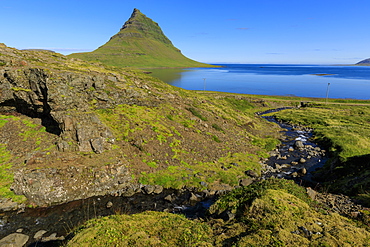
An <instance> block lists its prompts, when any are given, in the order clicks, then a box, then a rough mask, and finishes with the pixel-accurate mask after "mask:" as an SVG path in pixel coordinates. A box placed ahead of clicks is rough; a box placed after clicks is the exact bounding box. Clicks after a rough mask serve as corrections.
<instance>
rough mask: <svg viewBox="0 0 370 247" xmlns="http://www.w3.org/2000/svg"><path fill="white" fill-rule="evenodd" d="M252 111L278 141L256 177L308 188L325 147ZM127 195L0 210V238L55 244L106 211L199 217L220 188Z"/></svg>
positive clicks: (142, 188) (141, 190)
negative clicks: (278, 132)
mask: <svg viewBox="0 0 370 247" xmlns="http://www.w3.org/2000/svg"><path fill="white" fill-rule="evenodd" d="M284 109H286V108H280V109H275V110H270V111H266V112H262V113H259V114H258V115H259V116H261V117H263V118H265V119H266V120H268V121H270V122H274V123H276V124H278V125H279V126H280V127H281V128H282V134H283V137H284V138H283V139H282V140H281V145H280V146H279V147H278V148H276V149H275V150H273V151H271V152H270V158H268V159H266V160H264V162H263V163H262V166H263V169H264V172H263V174H262V179H266V178H269V177H278V178H287V179H294V180H296V181H297V182H298V183H300V184H302V185H306V186H312V184H313V181H311V175H310V174H311V172H312V171H314V170H315V169H317V168H319V167H321V166H322V165H323V164H324V163H325V160H326V157H325V151H324V150H322V149H321V148H320V147H318V146H317V145H316V144H315V143H313V142H312V141H311V140H312V137H313V134H312V130H310V129H307V128H302V127H297V126H291V125H288V124H285V123H281V122H279V121H277V120H276V119H275V118H274V117H270V116H263V115H264V114H267V113H271V112H273V111H279V110H284ZM138 186H139V188H138V191H137V193H135V194H134V195H132V196H130V197H124V196H100V197H98V196H96V197H92V198H88V199H84V200H78V201H72V202H69V203H65V204H61V205H56V206H52V207H47V208H25V209H24V210H21V211H17V212H15V211H14V212H5V213H0V239H3V238H4V237H6V236H13V235H14V237H19V238H22V237H23V239H24V240H25V239H26V241H25V243H26V246H60V245H61V244H63V243H64V241H65V240H67V239H68V238H69V237H70V236H68V233H70V232H71V231H72V230H74V229H76V227H78V226H80V225H81V224H83V223H84V222H85V221H87V220H89V219H92V218H96V217H99V216H107V215H112V214H117V213H121V214H134V213H140V212H143V211H148V210H151V211H166V212H172V213H183V214H185V215H186V216H187V217H189V218H196V217H199V216H202V215H203V214H204V213H205V211H206V210H207V208H209V206H210V205H211V204H212V203H213V202H214V200H215V198H217V196H218V195H220V194H223V193H225V191H216V192H210V191H203V192H196V191H192V190H191V189H180V190H174V189H163V188H162V189H160V190H155V189H154V190H152V191H150V192H148V188H147V187H145V185H138Z"/></svg>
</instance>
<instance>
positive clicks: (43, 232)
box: [33, 230, 47, 240]
mask: <svg viewBox="0 0 370 247" xmlns="http://www.w3.org/2000/svg"><path fill="white" fill-rule="evenodd" d="M45 233H47V231H45V230H40V231H38V232H36V233H35V235H34V236H33V238H34V239H36V240H40V239H41V238H42V236H43V235H44V234H45Z"/></svg>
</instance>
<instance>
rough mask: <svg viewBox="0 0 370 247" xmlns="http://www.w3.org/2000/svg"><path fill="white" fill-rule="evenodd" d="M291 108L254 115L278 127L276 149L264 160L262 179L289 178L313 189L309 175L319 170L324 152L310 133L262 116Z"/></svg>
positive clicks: (322, 163) (306, 129) (325, 158)
mask: <svg viewBox="0 0 370 247" xmlns="http://www.w3.org/2000/svg"><path fill="white" fill-rule="evenodd" d="M285 109H292V107H285V108H277V109H273V110H268V111H265V112H260V113H258V114H257V115H259V116H261V117H263V118H264V119H266V120H267V121H269V122H273V123H276V124H278V125H279V126H280V127H281V129H282V130H281V133H282V136H283V138H282V139H281V140H280V141H281V144H280V145H279V147H278V148H276V149H275V150H273V151H271V152H270V158H268V159H267V160H265V162H264V163H263V165H264V170H265V171H264V173H263V177H264V178H269V177H277V178H285V179H293V180H295V181H296V182H298V183H299V184H301V185H304V186H311V187H315V186H316V184H317V182H315V181H313V180H312V172H314V171H316V170H317V169H319V168H321V167H322V166H323V165H324V164H325V162H326V161H327V156H326V151H325V150H323V149H321V147H319V146H318V145H317V144H316V143H314V142H313V130H312V129H310V128H305V127H301V126H293V125H291V124H287V123H284V122H280V121H278V120H277V119H276V118H275V117H273V116H264V115H265V114H268V113H273V112H277V111H281V110H285Z"/></svg>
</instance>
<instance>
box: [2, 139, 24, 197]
mask: <svg viewBox="0 0 370 247" xmlns="http://www.w3.org/2000/svg"><path fill="white" fill-rule="evenodd" d="M11 158H12V156H11V154H10V152H9V151H7V150H6V146H5V145H4V144H0V198H11V199H12V200H13V201H15V202H24V201H25V199H26V198H25V197H24V196H20V195H16V194H14V192H13V191H11V190H10V186H11V184H12V183H13V173H12V172H11V171H10V169H11V168H12V164H11V163H10V159H11Z"/></svg>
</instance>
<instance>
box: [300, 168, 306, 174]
mask: <svg viewBox="0 0 370 247" xmlns="http://www.w3.org/2000/svg"><path fill="white" fill-rule="evenodd" d="M299 173H300V174H302V175H306V174H307V169H306V168H304V167H302V168H301V169H300V170H299Z"/></svg>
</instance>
